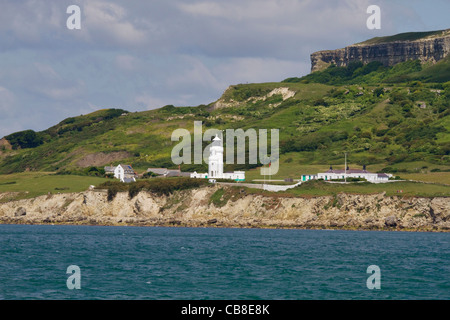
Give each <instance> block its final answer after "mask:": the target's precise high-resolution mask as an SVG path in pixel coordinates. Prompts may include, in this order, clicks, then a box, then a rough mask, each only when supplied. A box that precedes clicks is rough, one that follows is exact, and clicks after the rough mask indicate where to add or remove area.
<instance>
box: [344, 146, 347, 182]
mask: <svg viewBox="0 0 450 320" xmlns="http://www.w3.org/2000/svg"><path fill="white" fill-rule="evenodd" d="M344 170H345V174H344V179H345V182H346V183H347V152H346V153H345V168H344Z"/></svg>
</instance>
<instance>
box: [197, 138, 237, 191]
mask: <svg viewBox="0 0 450 320" xmlns="http://www.w3.org/2000/svg"><path fill="white" fill-rule="evenodd" d="M191 178H201V179H205V178H206V179H211V180H210V182H211V181H215V179H228V180H234V181H236V182H237V181H245V171H234V172H223V146H222V140H221V139H220V138H219V136H218V135H217V134H216V137H215V138H214V139H213V140H212V143H211V147H210V148H209V158H208V173H197V172H196V171H195V172H193V173H191Z"/></svg>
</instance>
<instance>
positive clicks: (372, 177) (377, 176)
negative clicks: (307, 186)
mask: <svg viewBox="0 0 450 320" xmlns="http://www.w3.org/2000/svg"><path fill="white" fill-rule="evenodd" d="M390 176H392V175H390V174H386V173H373V172H369V171H367V170H366V166H364V167H363V169H362V170H359V169H350V168H348V167H347V170H334V169H333V167H330V169H329V170H328V171H326V172H323V173H318V174H317V175H308V174H304V175H302V179H301V180H302V181H308V180H314V179H323V180H325V181H329V180H343V179H348V178H360V179H365V180H367V181H369V182H374V183H377V182H387V181H389V177H390Z"/></svg>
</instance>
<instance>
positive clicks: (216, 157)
mask: <svg viewBox="0 0 450 320" xmlns="http://www.w3.org/2000/svg"><path fill="white" fill-rule="evenodd" d="M208 178H212V179H215V178H217V179H221V178H223V146H222V140H221V139H220V138H219V137H218V136H217V134H216V137H215V138H214V139H213V142H212V146H211V148H210V150H209V159H208Z"/></svg>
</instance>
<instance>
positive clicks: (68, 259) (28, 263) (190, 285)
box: [0, 225, 450, 300]
mask: <svg viewBox="0 0 450 320" xmlns="http://www.w3.org/2000/svg"><path fill="white" fill-rule="evenodd" d="M449 244H450V234H448V233H414V232H383V231H335V230H273V229H226V228H163V227H99V226H50V225H47V226H37V225H34V226H30V225H0V299H15V300H16V299H45V300H53V299H133V300H135V299H168V300H172V299H195V300H197V299H199V300H200V299H219V300H222V299H233V300H241V299H242V300H244V299H245V300H247V299H251V300H254V299H270V300H303V299H319V300H323V299H327V300H329V299H333V300H335V299H338V300H341V299H378V300H379V299H450V250H449V249H450V246H449ZM70 265H76V266H78V267H79V268H80V275H81V277H80V289H73V290H69V289H68V287H67V284H66V281H67V279H68V278H69V277H70V276H71V274H67V273H66V272H67V268H68V267H69V266H70ZM370 265H377V266H379V268H380V276H381V277H380V284H381V286H380V289H373V290H370V289H368V288H367V285H366V281H367V279H368V277H370V276H371V274H369V273H367V268H368V266H370Z"/></svg>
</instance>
